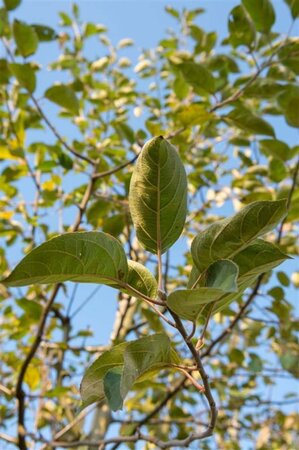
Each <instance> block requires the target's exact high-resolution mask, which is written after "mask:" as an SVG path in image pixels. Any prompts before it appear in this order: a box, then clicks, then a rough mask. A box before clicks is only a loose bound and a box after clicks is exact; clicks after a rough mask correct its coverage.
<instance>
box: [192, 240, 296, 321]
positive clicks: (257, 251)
mask: <svg viewBox="0 0 299 450" xmlns="http://www.w3.org/2000/svg"><path fill="white" fill-rule="evenodd" d="M288 258H289V257H288V256H287V255H286V254H285V253H283V252H281V250H280V249H279V248H278V247H277V246H276V245H273V244H271V243H270V242H267V241H264V240H262V239H257V240H256V241H254V242H253V243H252V244H249V245H248V247H247V248H245V249H244V250H242V251H241V252H240V253H238V254H237V255H236V256H235V257H234V258H233V261H234V262H235V263H236V264H237V265H238V267H239V277H238V280H237V284H238V293H237V294H236V293H231V294H225V295H224V296H223V297H221V298H220V299H218V300H217V302H216V303H215V305H214V307H213V314H215V313H217V312H218V311H220V310H221V309H223V308H224V307H226V306H228V305H229V304H230V303H231V302H232V301H234V300H236V299H237V297H239V296H240V295H241V294H242V292H244V290H245V289H246V288H248V287H250V286H251V285H252V283H253V282H254V281H255V280H256V279H257V277H258V276H259V275H261V274H262V273H264V272H267V271H269V270H272V269H273V268H274V267H276V266H278V265H279V264H281V263H282V262H283V261H285V260H286V259H288ZM198 278H199V271H198V269H197V268H196V267H195V266H194V267H193V268H192V271H191V274H190V279H189V282H188V287H191V286H193V285H194V283H195V282H196V280H197V279H198ZM205 311H206V308H205V309H204V310H203V311H202V315H204V314H205Z"/></svg>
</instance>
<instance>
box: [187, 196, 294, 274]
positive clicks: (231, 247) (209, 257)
mask: <svg viewBox="0 0 299 450" xmlns="http://www.w3.org/2000/svg"><path fill="white" fill-rule="evenodd" d="M285 215H286V200H278V201H273V202H272V201H261V202H254V203H251V204H249V205H247V206H245V208H243V209H242V210H241V211H240V212H238V213H237V214H235V215H234V216H232V217H228V218H227V219H224V220H221V221H219V222H216V223H214V224H212V225H211V226H209V227H208V228H207V229H206V230H204V231H202V232H201V233H199V235H198V236H196V238H195V239H194V240H193V242H192V247H191V252H192V257H193V261H194V263H195V265H196V266H197V268H198V270H199V271H200V272H201V271H203V270H205V269H206V268H207V267H208V266H209V265H210V264H211V263H212V262H213V261H216V260H218V259H233V257H234V256H235V255H236V254H237V253H239V252H240V251H241V250H243V249H244V248H245V247H247V246H248V245H249V244H250V243H251V242H252V241H253V240H255V239H256V238H257V237H259V236H262V235H263V234H265V233H267V232H269V231H271V230H272V229H273V228H274V227H275V226H276V225H277V224H278V223H279V222H280V221H281V220H282V219H283V218H284V217H285Z"/></svg>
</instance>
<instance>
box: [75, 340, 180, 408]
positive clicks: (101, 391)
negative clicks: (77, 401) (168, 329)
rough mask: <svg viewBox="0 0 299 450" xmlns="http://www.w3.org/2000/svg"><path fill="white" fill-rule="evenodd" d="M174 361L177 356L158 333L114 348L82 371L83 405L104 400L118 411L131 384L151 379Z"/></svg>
mask: <svg viewBox="0 0 299 450" xmlns="http://www.w3.org/2000/svg"><path fill="white" fill-rule="evenodd" d="M174 362H175V363H177V362H178V358H177V354H176V353H175V352H174V350H173V349H172V348H171V345H170V340H169V338H168V337H167V336H166V335H165V334H162V333H161V334H154V335H151V336H147V337H144V338H141V339H138V340H136V341H132V342H124V343H122V344H119V345H116V346H114V347H113V348H112V349H111V350H108V351H106V352H104V353H103V354H102V355H101V356H100V357H99V358H98V359H97V360H96V361H95V362H94V363H93V364H92V365H91V366H90V367H89V368H88V369H87V371H86V372H85V374H84V377H83V380H82V383H81V398H82V402H83V406H84V407H85V406H88V405H90V404H91V403H94V402H97V401H101V400H104V399H105V398H106V399H107V401H108V403H109V405H110V407H111V408H112V409H119V408H121V407H122V402H123V400H124V399H125V397H126V395H127V393H128V392H129V390H130V389H131V388H132V387H133V384H134V383H135V382H137V381H139V380H145V379H147V377H152V375H153V371H154V370H159V369H161V368H164V367H167V366H168V365H170V364H171V363H174ZM147 374H148V375H147Z"/></svg>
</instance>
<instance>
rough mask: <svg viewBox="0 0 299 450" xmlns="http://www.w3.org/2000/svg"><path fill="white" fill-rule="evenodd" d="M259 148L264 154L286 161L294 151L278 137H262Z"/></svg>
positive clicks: (291, 156) (293, 154)
mask: <svg viewBox="0 0 299 450" xmlns="http://www.w3.org/2000/svg"><path fill="white" fill-rule="evenodd" d="M259 143H260V149H261V151H262V152H263V153H264V154H265V155H267V156H268V155H271V156H274V157H275V158H279V159H281V160H282V161H288V160H289V159H292V158H293V157H294V156H295V152H294V150H293V149H291V148H290V147H289V146H288V145H287V144H286V143H285V142H283V141H279V140H278V139H262V140H260V141H259Z"/></svg>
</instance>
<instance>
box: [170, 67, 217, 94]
mask: <svg viewBox="0 0 299 450" xmlns="http://www.w3.org/2000/svg"><path fill="white" fill-rule="evenodd" d="M178 67H179V69H180V71H181V72H182V74H183V77H184V78H185V80H186V81H187V83H188V84H190V85H191V86H192V87H193V88H194V89H195V92H197V93H201V92H202V90H204V91H207V92H214V90H215V80H214V77H213V75H212V74H211V72H209V70H208V69H206V68H205V67H204V66H203V65H202V64H198V63H194V62H186V63H182V64H180V65H179V66H178Z"/></svg>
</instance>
